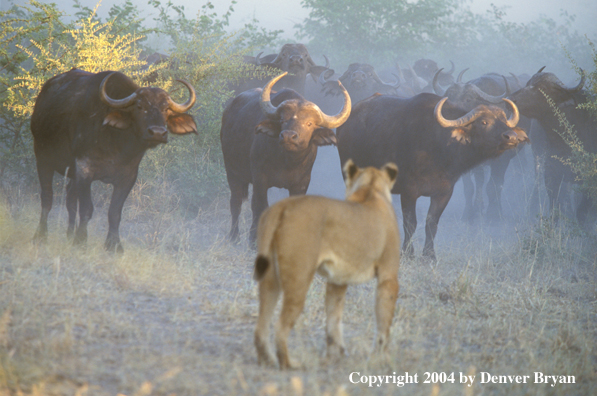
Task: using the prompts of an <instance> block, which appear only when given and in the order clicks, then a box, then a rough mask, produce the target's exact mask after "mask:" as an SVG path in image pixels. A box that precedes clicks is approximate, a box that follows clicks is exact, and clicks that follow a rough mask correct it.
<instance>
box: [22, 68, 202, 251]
mask: <svg viewBox="0 0 597 396" xmlns="http://www.w3.org/2000/svg"><path fill="white" fill-rule="evenodd" d="M179 81H180V82H181V83H183V84H184V85H185V86H186V87H187V88H188V90H189V93H190V98H189V100H188V101H187V102H186V103H184V104H178V103H175V102H174V101H173V100H172V99H171V98H170V95H168V93H167V92H165V91H164V90H162V89H159V88H145V87H139V86H138V85H137V84H135V83H134V82H133V80H131V79H130V78H128V77H127V76H125V75H124V74H122V73H119V72H111V71H106V72H101V73H97V74H93V73H88V72H84V71H81V70H76V69H73V70H71V71H69V72H66V73H63V74H60V75H57V76H55V77H53V78H51V79H49V80H48V81H47V82H46V83H45V84H44V86H43V87H42V89H41V92H40V93H39V96H38V97H37V100H36V102H35V108H34V110H33V115H32V116H31V132H32V133H33V147H34V151H35V159H36V161H37V173H38V176H39V182H40V185H41V218H40V221H39V227H38V229H37V232H36V234H35V239H36V240H45V239H46V237H47V232H48V226H47V220H48V214H49V212H50V210H51V208H52V200H53V191H52V179H53V176H54V172H58V173H60V174H62V175H64V174H66V176H67V177H69V178H70V180H69V182H68V185H67V195H66V208H67V211H68V230H67V235H68V236H69V237H70V236H73V234H74V241H75V243H83V242H85V241H86V240H87V223H88V222H89V220H90V219H91V216H92V214H93V203H92V201H91V183H92V182H93V181H94V180H101V181H102V182H104V183H109V184H112V185H113V186H114V191H113V193H112V199H111V201H110V208H109V210H108V225H109V229H108V237H107V238H106V243H105V247H106V249H108V250H114V249H116V250H118V251H122V246H121V244H120V236H119V232H118V227H119V225H120V218H121V214H122V206H123V204H124V201H125V200H126V198H127V196H128V195H129V192H130V191H131V188H132V187H133V185H134V184H135V180H136V179H137V172H138V169H139V163H140V162H141V159H142V158H143V155H144V154H145V151H146V150H147V149H149V148H152V147H156V146H157V145H159V144H161V143H166V142H167V141H168V131H169V132H171V133H174V134H188V133H197V127H196V124H195V121H194V120H193V118H192V117H191V116H190V115H188V114H184V113H185V112H186V111H188V110H189V109H190V108H191V107H192V106H193V104H194V103H195V91H194V89H193V87H192V86H191V85H190V84H188V83H186V82H184V81H182V80H179ZM77 206H78V209H79V224H78V226H77V227H76V230H75V226H76V217H77Z"/></svg>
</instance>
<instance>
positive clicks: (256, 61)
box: [255, 51, 263, 66]
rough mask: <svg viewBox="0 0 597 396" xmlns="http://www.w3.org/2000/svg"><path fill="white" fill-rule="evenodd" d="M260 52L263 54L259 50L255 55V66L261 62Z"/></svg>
mask: <svg viewBox="0 0 597 396" xmlns="http://www.w3.org/2000/svg"><path fill="white" fill-rule="evenodd" d="M261 54H263V51H261V52H260V53H258V54H257V56H256V57H255V64H256V65H257V66H259V65H260V64H261Z"/></svg>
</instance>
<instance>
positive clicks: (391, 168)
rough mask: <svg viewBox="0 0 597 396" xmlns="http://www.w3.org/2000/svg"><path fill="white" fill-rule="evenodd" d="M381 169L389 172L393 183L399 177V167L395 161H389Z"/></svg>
mask: <svg viewBox="0 0 597 396" xmlns="http://www.w3.org/2000/svg"><path fill="white" fill-rule="evenodd" d="M381 169H382V170H383V171H385V172H386V173H387V174H388V177H389V178H390V182H392V183H393V182H395V181H396V178H397V177H398V167H397V166H396V164H395V163H393V162H388V163H387V164H385V165H384V166H383V168H381Z"/></svg>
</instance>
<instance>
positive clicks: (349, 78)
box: [319, 63, 400, 103]
mask: <svg viewBox="0 0 597 396" xmlns="http://www.w3.org/2000/svg"><path fill="white" fill-rule="evenodd" d="M330 72H333V70H332V69H330V70H327V71H326V72H325V73H321V74H320V75H319V82H320V84H321V85H322V89H323V90H324V91H325V92H326V94H331V95H341V94H342V90H341V89H340V88H339V87H340V86H339V85H338V83H336V81H335V80H332V79H329V77H327V74H328V73H330ZM326 77H327V78H326ZM337 80H339V81H340V82H341V83H342V86H344V87H345V88H346V90H347V91H348V94H349V95H350V99H351V100H352V103H357V102H360V101H361V100H363V99H367V98H368V97H369V96H371V95H373V94H375V93H381V94H389V95H396V94H397V93H398V91H397V89H398V88H399V86H400V83H399V82H393V83H388V82H385V81H382V79H381V78H379V76H378V75H377V73H376V72H375V68H374V67H373V66H371V65H370V64H368V63H351V64H350V65H349V66H348V69H347V70H346V71H345V72H344V73H343V74H342V75H341V76H340V77H339V78H338V79H337Z"/></svg>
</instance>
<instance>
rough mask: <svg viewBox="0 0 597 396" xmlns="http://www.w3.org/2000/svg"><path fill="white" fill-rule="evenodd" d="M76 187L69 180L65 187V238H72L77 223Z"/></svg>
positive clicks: (73, 181) (72, 181) (71, 180)
mask: <svg viewBox="0 0 597 396" xmlns="http://www.w3.org/2000/svg"><path fill="white" fill-rule="evenodd" d="M77 202H78V197H77V187H76V183H75V180H74V179H70V180H69V181H68V184H67V185H66V211H67V212H68V228H67V229H66V236H67V238H72V237H73V235H74V232H75V227H76V223H77Z"/></svg>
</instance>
